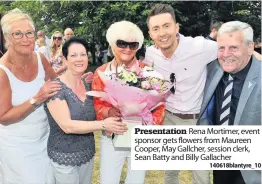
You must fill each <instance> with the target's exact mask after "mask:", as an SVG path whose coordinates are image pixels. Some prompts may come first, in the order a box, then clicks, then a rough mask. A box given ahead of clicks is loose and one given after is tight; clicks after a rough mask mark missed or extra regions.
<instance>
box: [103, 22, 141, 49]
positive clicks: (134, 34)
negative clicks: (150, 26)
mask: <svg viewBox="0 0 262 184" xmlns="http://www.w3.org/2000/svg"><path fill="white" fill-rule="evenodd" d="M119 39H124V40H129V39H133V40H136V41H137V42H138V43H139V46H138V49H140V48H141V47H142V44H143V42H144V35H143V32H142V31H141V29H140V28H139V27H138V26H137V25H136V24H134V23H132V22H129V21H125V20H123V21H120V22H115V23H113V24H111V26H110V27H109V28H108V30H107V32H106V40H107V42H108V43H109V45H110V46H111V47H113V46H115V45H116V41H117V40H119Z"/></svg>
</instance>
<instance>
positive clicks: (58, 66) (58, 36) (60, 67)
mask: <svg viewBox="0 0 262 184" xmlns="http://www.w3.org/2000/svg"><path fill="white" fill-rule="evenodd" d="M62 45H63V34H62V33H61V32H59V31H55V32H54V33H53V35H52V37H51V46H50V52H51V53H50V56H51V59H50V64H51V66H52V68H53V69H54V71H55V72H56V73H57V75H61V74H62V73H64V72H65V71H66V69H67V66H66V62H65V60H64V59H63V55H62Z"/></svg>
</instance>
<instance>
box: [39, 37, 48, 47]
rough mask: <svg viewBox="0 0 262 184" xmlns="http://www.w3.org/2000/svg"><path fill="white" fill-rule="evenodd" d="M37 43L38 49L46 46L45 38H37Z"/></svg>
mask: <svg viewBox="0 0 262 184" xmlns="http://www.w3.org/2000/svg"><path fill="white" fill-rule="evenodd" d="M37 42H39V47H42V46H46V43H45V38H42V37H41V38H38V39H37Z"/></svg>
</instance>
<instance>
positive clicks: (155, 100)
mask: <svg viewBox="0 0 262 184" xmlns="http://www.w3.org/2000/svg"><path fill="white" fill-rule="evenodd" d="M98 74H99V76H100V78H101V80H102V81H103V83H104V85H105V88H104V92H99V91H89V92H87V94H88V95H90V96H95V97H100V98H101V100H103V101H106V102H108V103H110V104H112V105H113V106H115V107H117V108H119V109H120V111H121V115H122V116H123V117H130V116H139V117H141V118H142V124H147V125H150V124H152V123H153V122H154V121H155V120H154V119H153V116H152V113H151V111H152V110H153V109H154V108H156V107H157V106H158V105H161V104H162V103H164V102H165V98H166V96H167V95H168V94H169V89H168V90H166V91H165V92H162V93H159V92H157V91H156V90H145V89H141V88H138V87H134V86H129V85H128V84H126V83H125V82H123V81H122V80H120V79H118V78H117V77H113V78H112V79H110V78H109V77H108V76H106V75H105V73H103V72H100V71H98Z"/></svg>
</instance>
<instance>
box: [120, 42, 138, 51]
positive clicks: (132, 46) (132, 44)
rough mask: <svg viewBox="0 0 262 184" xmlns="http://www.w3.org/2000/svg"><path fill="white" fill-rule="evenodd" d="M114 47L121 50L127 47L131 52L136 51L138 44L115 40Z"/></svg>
mask: <svg viewBox="0 0 262 184" xmlns="http://www.w3.org/2000/svg"><path fill="white" fill-rule="evenodd" d="M116 46H117V47H119V48H122V49H125V48H127V46H129V48H130V49H131V50H136V49H137V48H138V46H139V43H138V42H126V41H124V40H117V41H116Z"/></svg>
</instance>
